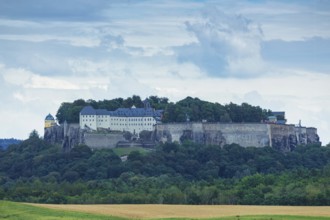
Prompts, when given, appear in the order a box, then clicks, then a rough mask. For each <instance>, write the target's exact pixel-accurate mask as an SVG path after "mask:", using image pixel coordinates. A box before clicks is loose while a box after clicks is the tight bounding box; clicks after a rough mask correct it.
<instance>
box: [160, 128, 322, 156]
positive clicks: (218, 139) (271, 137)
mask: <svg viewBox="0 0 330 220" xmlns="http://www.w3.org/2000/svg"><path fill="white" fill-rule="evenodd" d="M155 137H156V141H159V142H167V141H168V142H175V141H176V142H179V143H181V142H183V141H184V140H191V141H194V142H196V143H201V144H211V145H219V146H223V145H225V144H233V143H236V144H239V145H241V146H243V147H248V146H254V147H265V146H270V147H273V148H275V149H278V150H281V151H291V150H292V149H294V148H295V147H296V146H297V145H298V144H307V143H319V138H318V135H317V131H316V129H315V128H305V127H300V128H299V129H298V128H296V127H295V126H294V125H279V124H263V123H237V124H236V123H173V124H158V125H156V129H155Z"/></svg>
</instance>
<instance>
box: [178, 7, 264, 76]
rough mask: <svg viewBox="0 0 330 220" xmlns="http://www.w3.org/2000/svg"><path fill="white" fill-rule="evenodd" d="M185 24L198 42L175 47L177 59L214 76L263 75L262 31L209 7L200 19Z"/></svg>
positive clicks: (243, 20)
mask: <svg viewBox="0 0 330 220" xmlns="http://www.w3.org/2000/svg"><path fill="white" fill-rule="evenodd" d="M186 25H187V30H188V31H190V32H191V33H193V34H194V35H195V37H196V38H197V40H198V43H192V44H190V45H187V46H183V47H181V48H180V47H178V53H179V60H182V61H186V62H193V63H195V64H197V65H198V66H200V67H201V68H202V69H205V71H207V72H208V73H210V74H211V75H214V76H234V77H235V76H236V77H251V76H256V75H259V74H261V73H264V70H265V67H266V63H265V62H264V61H263V59H262V57H261V54H260V52H261V51H260V50H261V46H260V43H261V40H262V31H261V29H260V27H259V26H258V25H257V24H254V23H253V22H252V21H251V20H248V19H247V18H245V17H244V16H242V15H229V14H226V13H224V12H223V11H221V10H219V9H217V8H216V7H214V5H211V6H208V7H206V8H205V10H204V12H203V18H202V19H200V20H199V21H195V22H187V23H186ZM194 53H196V54H199V55H197V56H196V55H194ZM194 56H195V57H194ZM216 63H217V64H216Z"/></svg>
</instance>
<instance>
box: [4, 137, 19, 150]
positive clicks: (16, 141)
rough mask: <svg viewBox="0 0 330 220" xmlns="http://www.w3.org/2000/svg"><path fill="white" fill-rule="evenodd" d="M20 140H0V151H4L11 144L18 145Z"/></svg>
mask: <svg viewBox="0 0 330 220" xmlns="http://www.w3.org/2000/svg"><path fill="white" fill-rule="evenodd" d="M20 142H21V140H18V139H15V138H4V139H0V149H1V148H2V149H6V148H7V147H8V146H9V145H12V144H18V143H20Z"/></svg>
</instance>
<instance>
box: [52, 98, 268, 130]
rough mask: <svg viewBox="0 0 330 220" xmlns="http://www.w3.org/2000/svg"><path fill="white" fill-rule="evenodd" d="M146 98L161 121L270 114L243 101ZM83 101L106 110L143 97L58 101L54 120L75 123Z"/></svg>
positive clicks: (242, 119)
mask: <svg viewBox="0 0 330 220" xmlns="http://www.w3.org/2000/svg"><path fill="white" fill-rule="evenodd" d="M148 101H149V102H150V105H151V107H153V108H155V109H162V110H164V114H163V119H162V120H163V122H186V121H187V120H189V121H193V122H200V121H208V122H234V123H240V122H260V121H262V120H265V119H266V118H267V116H269V115H270V114H271V111H270V110H265V109H262V108H260V107H259V106H252V105H249V104H247V103H242V104H241V105H237V104H234V103H230V104H226V105H221V104H219V103H211V102H207V101H203V100H200V99H198V98H192V97H187V98H185V99H183V100H181V101H178V102H176V103H173V102H169V100H168V98H164V97H157V96H150V97H149V98H148ZM87 105H90V106H93V107H94V108H95V109H107V110H109V111H113V110H116V109H117V108H130V107H132V106H133V105H134V106H135V107H138V108H142V107H143V106H144V104H143V100H141V98H140V97H139V96H136V95H133V96H132V97H129V98H127V99H123V98H116V99H112V100H103V101H95V100H91V99H90V100H87V101H85V100H83V99H78V100H76V101H74V102H72V103H70V102H64V103H62V104H61V106H60V107H59V109H58V111H57V114H56V117H57V120H58V121H59V123H62V122H64V121H65V120H66V121H67V122H69V123H78V122H79V112H80V111H81V109H82V108H83V107H85V106H87Z"/></svg>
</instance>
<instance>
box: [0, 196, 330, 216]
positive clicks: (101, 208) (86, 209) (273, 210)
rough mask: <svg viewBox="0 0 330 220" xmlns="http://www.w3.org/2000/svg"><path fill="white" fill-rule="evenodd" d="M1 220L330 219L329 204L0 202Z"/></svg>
mask: <svg viewBox="0 0 330 220" xmlns="http://www.w3.org/2000/svg"><path fill="white" fill-rule="evenodd" d="M0 219H10V220H19V219H22V220H23V219H24V220H29V219H36V220H38V219H52V220H57V219H64V220H74V219H95V220H103V219H108V220H125V219H172V220H174V219H220V220H237V219H240V220H253V219H255V220H298V219H302V220H309V219H310V220H327V219H328V220H330V207H329V206H315V207H311V206H232V205H225V206H220V205H215V206H208V205H199V206H191V205H51V204H26V203H25V204H23V203H15V202H6V201H0Z"/></svg>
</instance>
